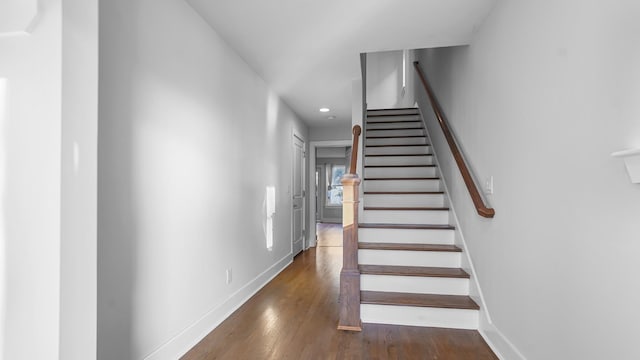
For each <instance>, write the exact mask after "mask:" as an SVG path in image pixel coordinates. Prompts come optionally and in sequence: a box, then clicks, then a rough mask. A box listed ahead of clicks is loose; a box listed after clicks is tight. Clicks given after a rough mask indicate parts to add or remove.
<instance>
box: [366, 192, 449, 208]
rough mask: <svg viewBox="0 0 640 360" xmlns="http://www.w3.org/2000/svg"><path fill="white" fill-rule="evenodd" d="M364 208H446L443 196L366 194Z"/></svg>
mask: <svg viewBox="0 0 640 360" xmlns="http://www.w3.org/2000/svg"><path fill="white" fill-rule="evenodd" d="M363 201H364V206H378V207H383V206H395V207H403V206H406V207H412V206H428V207H442V206H444V195H443V194H403V195H396V194H380V195H377V194H365V195H364V199H363Z"/></svg>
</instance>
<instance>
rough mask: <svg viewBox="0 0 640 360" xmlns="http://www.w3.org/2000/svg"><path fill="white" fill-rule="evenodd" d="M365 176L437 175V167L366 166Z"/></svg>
mask: <svg viewBox="0 0 640 360" xmlns="http://www.w3.org/2000/svg"><path fill="white" fill-rule="evenodd" d="M364 176H365V177H367V178H377V177H381V178H394V177H436V176H437V174H436V168H435V167H387V168H365V169H364Z"/></svg>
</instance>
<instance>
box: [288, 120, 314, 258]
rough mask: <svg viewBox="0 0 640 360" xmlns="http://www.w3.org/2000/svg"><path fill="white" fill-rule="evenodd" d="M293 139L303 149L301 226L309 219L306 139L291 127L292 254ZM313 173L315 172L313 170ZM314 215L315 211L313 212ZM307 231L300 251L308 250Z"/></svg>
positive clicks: (290, 217) (291, 212)
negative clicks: (297, 141) (296, 139)
mask: <svg viewBox="0 0 640 360" xmlns="http://www.w3.org/2000/svg"><path fill="white" fill-rule="evenodd" d="M294 137H297V138H298V139H300V140H302V142H303V144H302V149H303V154H304V159H305V160H304V161H303V162H302V163H303V165H302V167H303V168H302V186H303V189H302V191H303V192H304V196H303V197H302V226H304V224H305V222H307V218H308V217H309V216H308V215H307V214H308V213H309V212H308V211H307V208H306V205H307V203H308V202H309V200H308V198H309V196H308V195H309V194H308V192H307V191H308V186H307V177H306V173H305V170H306V169H305V167H306V166H307V164H308V163H309V160H308V159H309V157H308V154H307V139H306V138H305V137H304V136H303V135H302V134H301V133H300V132H299V131H297V130H296V128H294V127H292V128H291V149H292V151H291V183H290V184H291V186H290V187H289V188H290V189H291V191H289V200H290V201H291V206H289V219H291V230H290V232H291V253H293V241H294V240H295V239H294V237H293V236H294V234H293V227H294V221H293V180H294V178H295V175H294V174H293V169H295V164H294V163H293V162H294V161H295V156H294V155H293V154H294V151H295V143H294V139H293V138H294ZM314 171H315V170H314ZM314 214H315V211H314ZM308 233H309V232H308V231H305V232H304V234H303V238H302V251H305V250H307V249H308V248H309V239H308V235H307V234H308Z"/></svg>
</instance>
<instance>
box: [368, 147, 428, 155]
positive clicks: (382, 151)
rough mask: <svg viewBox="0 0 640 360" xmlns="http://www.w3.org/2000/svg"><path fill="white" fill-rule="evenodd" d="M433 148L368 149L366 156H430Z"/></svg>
mask: <svg viewBox="0 0 640 360" xmlns="http://www.w3.org/2000/svg"><path fill="white" fill-rule="evenodd" d="M430 152H431V148H430V147H429V146H425V145H418V146H386V147H366V148H365V150H364V153H365V155H405V154H424V155H426V154H429V153H430Z"/></svg>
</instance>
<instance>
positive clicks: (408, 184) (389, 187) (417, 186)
mask: <svg viewBox="0 0 640 360" xmlns="http://www.w3.org/2000/svg"><path fill="white" fill-rule="evenodd" d="M440 186H441V185H440V179H434V180H366V179H365V181H364V191H440V189H441V188H440ZM385 223H390V222H389V221H386V222H385Z"/></svg>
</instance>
